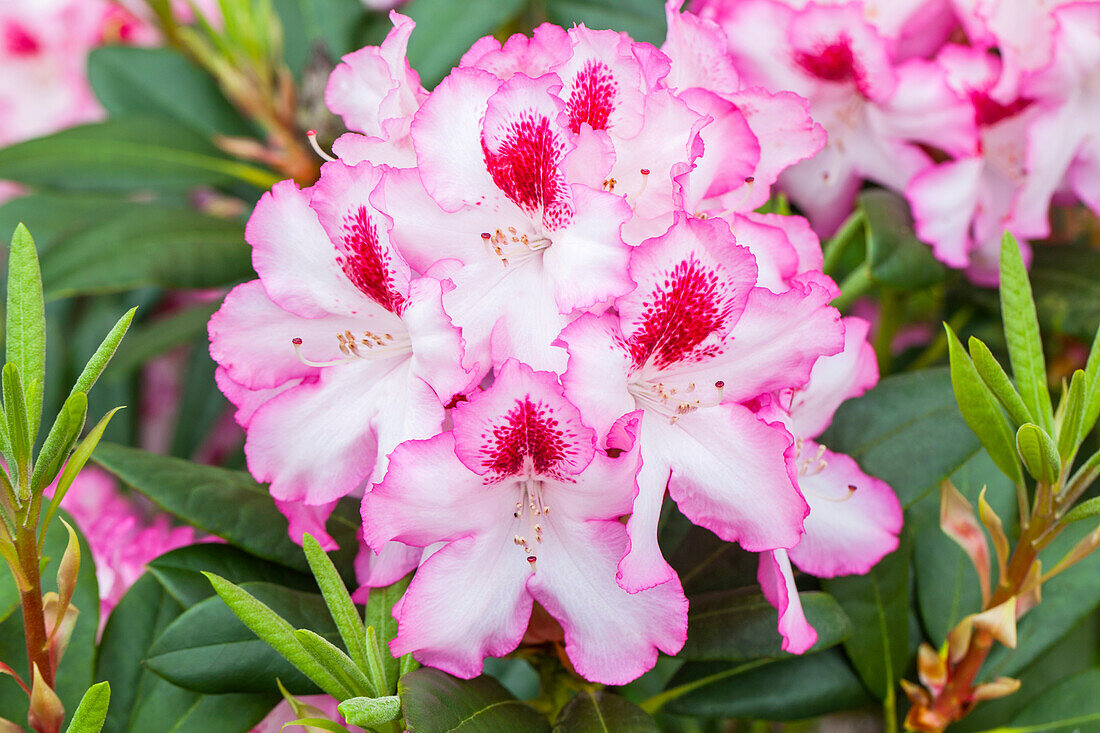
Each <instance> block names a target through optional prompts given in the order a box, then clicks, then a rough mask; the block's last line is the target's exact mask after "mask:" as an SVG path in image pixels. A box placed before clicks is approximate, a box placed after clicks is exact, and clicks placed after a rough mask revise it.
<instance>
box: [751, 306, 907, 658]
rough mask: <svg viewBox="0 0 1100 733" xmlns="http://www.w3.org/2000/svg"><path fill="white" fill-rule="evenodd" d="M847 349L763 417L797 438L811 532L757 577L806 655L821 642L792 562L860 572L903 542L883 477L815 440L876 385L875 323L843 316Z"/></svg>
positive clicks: (771, 558) (814, 569)
mask: <svg viewBox="0 0 1100 733" xmlns="http://www.w3.org/2000/svg"><path fill="white" fill-rule="evenodd" d="M844 327H845V331H844V351H842V352H841V353H839V354H836V355H834V356H824V357H822V358H820V359H818V361H817V363H816V364H814V368H813V371H812V372H811V373H810V381H809V382H807V383H806V385H805V386H804V387H802V388H800V389H796V390H790V391H786V392H784V393H781V394H779V395H777V396H776V399H775V401H774V402H772V404H771V405H770V406H768V407H765V408H764V409H762V410H761V414H764V415H767V416H768V417H769V418H770V419H775V420H777V421H779V422H782V423H783V424H784V425H786V426H787V429H788V430H790V432H791V434H793V435H794V436H795V450H796V454H797V456H796V459H795V460H796V464H797V466H798V479H797V480H798V488H799V490H800V492H801V493H802V496H803V497H805V499H806V503H807V504H809V505H810V514H809V516H808V517H806V521H805V530H806V533H805V534H804V535H803V536H802V538H801V539H800V540H799V542H798V544H797V545H795V546H794V547H792V548H789V549H777V550H773V551H771V552H765V553H762V554H761V555H760V567H759V571H758V574H757V577H758V578H759V580H760V586H761V588H762V589H763V590H764V595H765V596H766V597H767V598H768V600H769V601H770V602H771V603H772V605H773V606H775V607H776V608H777V609H778V610H779V631H780V634H782V636H783V649H784V650H786V651H789V652H792V653H794V654H801V653H802V652H805V651H806V650H807V649H809V648H810V647H811V646H813V644H814V642H815V641H817V632H816V631H815V630H814V629H813V627H812V626H810V624H809V623H808V622H807V621H806V617H805V615H804V613H803V611H802V604H801V602H800V601H799V599H798V588H797V587H796V586H795V582H794V573H793V571H792V569H791V563H794V565H795V566H796V567H798V568H799V569H800V570H802V571H803V572H805V573H809V574H810V575H814V576H817V577H819V578H834V577H836V576H838V575H862V574H864V573H866V572H867V571H869V570H870V569H871V568H872V567H873V566H874V565H875V564H876V563H878V561H879V560H881V559H882V558H883V557H884V556H886V555H888V554H889V553H891V552H893V551H894V550H895V549H897V546H898V533H899V532H900V531H901V527H902V511H901V504H900V503H899V502H898V499H897V496H895V494H894V491H893V490H892V489H891V488H890V487H889V486H888V485H886V484H885V483H884V482H882V481H880V480H878V479H876V478H874V477H873V476H869V475H867V474H866V473H864V472H863V471H862V470H860V468H859V466H858V465H857V464H856V462H855V461H854V460H852V458H850V457H849V456H846V455H844V454H841V453H834V452H832V451H830V450H829V449H828V448H826V447H825V446H823V445H819V444H818V443H816V442H814V439H815V438H816V437H817V436H818V435H820V434H821V433H822V432H824V430H825V428H827V427H828V426H829V424H830V423H831V422H832V419H833V414H834V413H835V412H836V409H837V408H838V407H840V404H841V403H842V402H844V401H845V400H847V399H849V398H852V397H858V396H859V395H861V394H863V393H864V392H865V391H867V390H868V389H870V388H871V387H873V386H874V385H875V383H876V382H878V366H877V364H876V361H875V353H874V351H873V350H872V349H871V345H870V344H868V343H867V332H868V329H869V328H870V324H869V323H867V321H864V320H862V319H860V318H851V317H850V318H845V319H844Z"/></svg>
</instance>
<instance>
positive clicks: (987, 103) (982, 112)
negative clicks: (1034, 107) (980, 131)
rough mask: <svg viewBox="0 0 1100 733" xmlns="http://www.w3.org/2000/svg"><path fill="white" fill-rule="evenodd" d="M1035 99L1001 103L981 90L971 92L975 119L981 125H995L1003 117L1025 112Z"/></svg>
mask: <svg viewBox="0 0 1100 733" xmlns="http://www.w3.org/2000/svg"><path fill="white" fill-rule="evenodd" d="M1032 101H1033V100H1030V99H1017V100H1015V101H1013V102H1012V103H1011V104H1001V103H1000V102H998V101H996V100H994V99H991V98H990V96H989V95H988V94H986V93H985V92H980V91H977V90H975V91H972V92H970V103H971V104H973V105H974V121H975V122H977V123H978V125H979V126H980V127H987V126H989V125H995V124H997V123H998V122H1000V121H1001V120H1003V119H1006V118H1008V117H1012V116H1014V115H1017V114H1019V113H1020V112H1023V111H1024V110H1025V109H1027V108H1028V107H1030V106H1031V103H1032Z"/></svg>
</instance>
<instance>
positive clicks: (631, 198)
mask: <svg viewBox="0 0 1100 733" xmlns="http://www.w3.org/2000/svg"><path fill="white" fill-rule="evenodd" d="M638 172H639V173H641V174H642V183H641V185H640V186H638V188H637V190H636V191H634V193H632V194H630V195H628V196H627V197H626V203H627V206H629V207H630V208H632V209H633V208H634V204H636V203H637V202H638V199H640V198H641V197H642V194H643V193H645V187H646V184H647V183H649V168H642V169H641V170H640V171H638Z"/></svg>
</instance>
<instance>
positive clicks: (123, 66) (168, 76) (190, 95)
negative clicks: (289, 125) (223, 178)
mask: <svg viewBox="0 0 1100 733" xmlns="http://www.w3.org/2000/svg"><path fill="white" fill-rule="evenodd" d="M88 81H89V83H90V84H91V85H92V91H94V92H95V95H96V97H98V98H99V101H100V103H101V104H102V105H103V107H104V108H105V109H106V110H107V111H108V112H109V113H110V115H111V116H112V117H122V116H125V115H130V114H146V115H156V116H158V117H165V118H167V119H169V120H174V121H176V122H179V123H183V124H185V125H187V126H188V127H190V128H191V129H193V130H195V131H196V132H199V133H202V134H204V135H232V136H238V137H240V136H249V135H253V136H254V135H256V130H255V128H254V127H253V126H252V125H250V124H249V123H248V122H246V121H245V120H244V118H242V117H241V115H240V113H238V112H237V110H236V109H234V108H233V105H232V104H230V103H229V101H228V100H227V99H226V98H225V95H223V94H222V93H221V91H220V90H219V89H218V85H217V82H215V81H214V79H213V77H211V76H209V75H208V74H206V73H205V72H203V71H202V70H201V69H199V68H198V67H197V66H195V65H194V64H192V63H191V62H190V61H188V60H187V59H186V58H185V57H184V56H183V55H182V54H180V53H179V52H178V51H176V50H174V49H171V48H139V47H136V46H102V47H100V48H95V49H92V53H91V54H90V55H89V56H88Z"/></svg>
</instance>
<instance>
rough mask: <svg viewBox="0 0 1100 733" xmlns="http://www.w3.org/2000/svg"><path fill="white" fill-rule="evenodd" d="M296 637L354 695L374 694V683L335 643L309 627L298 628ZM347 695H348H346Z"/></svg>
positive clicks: (295, 633)
mask: <svg viewBox="0 0 1100 733" xmlns="http://www.w3.org/2000/svg"><path fill="white" fill-rule="evenodd" d="M294 638H295V639H297V640H298V643H299V644H301V645H302V647H304V648H305V650H306V651H307V652H309V654H310V656H312V657H313V658H314V659H316V660H317V662H318V664H320V665H322V666H323V667H324V668H325V669H326V670H328V671H329V673H331V674H332V676H333V677H335V678H336V679H337V680H339V681H340V684H342V685H343V686H344V687H346V688H347V689H348V690H349V691H350V692H351V693H352V696H356V695H359V696H361V695H370V694H372V690H373V687H374V686H373V685H372V684H371V682H370V680H368V679H367V676H366V675H365V674H363V671H362V670H361V669H359V668H358V667H356V666H355V662H353V661H351V658H350V657H349V656H348V655H347V654H344V652H343V651H341V650H340V648H339V647H337V646H336V645H335V644H333V643H332V642H330V641H329V640H328V639H325V638H324V637H323V636H321V635H320V634H317V633H315V632H313V631H310V630H309V629H298V630H296V631H295V632H294ZM345 697H346V696H345Z"/></svg>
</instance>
